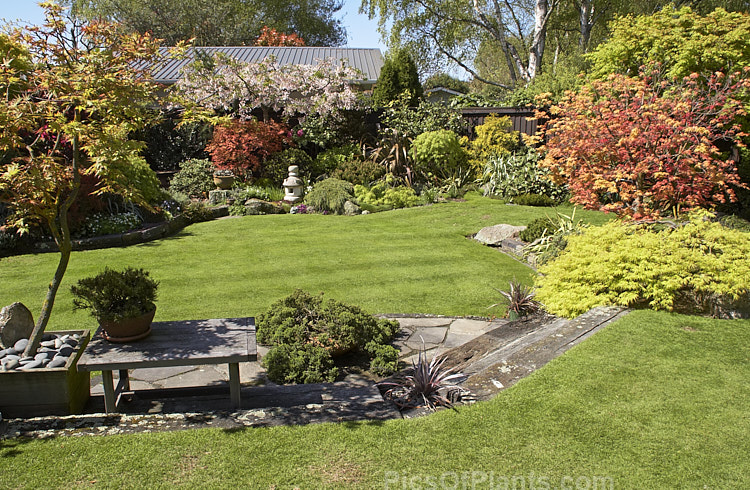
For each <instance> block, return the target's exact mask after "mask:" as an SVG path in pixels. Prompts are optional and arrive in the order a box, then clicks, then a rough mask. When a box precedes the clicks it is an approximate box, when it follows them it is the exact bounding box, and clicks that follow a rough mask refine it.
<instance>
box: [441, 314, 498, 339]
mask: <svg viewBox="0 0 750 490" xmlns="http://www.w3.org/2000/svg"><path fill="white" fill-rule="evenodd" d="M493 328H496V326H495V325H493V322H488V321H485V320H469V319H466V318H459V319H457V320H455V321H454V322H453V323H451V327H450V331H451V333H457V334H469V335H473V336H475V337H478V336H479V335H482V334H483V333H486V332H489V331H490V330H492V329H493Z"/></svg>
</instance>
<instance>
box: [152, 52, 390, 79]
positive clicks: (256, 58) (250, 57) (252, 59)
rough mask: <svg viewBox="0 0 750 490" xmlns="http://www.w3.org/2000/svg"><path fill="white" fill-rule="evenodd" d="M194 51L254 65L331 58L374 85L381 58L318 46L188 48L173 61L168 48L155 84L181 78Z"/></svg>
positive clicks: (381, 64) (298, 63)
mask: <svg viewBox="0 0 750 490" xmlns="http://www.w3.org/2000/svg"><path fill="white" fill-rule="evenodd" d="M195 50H199V51H202V52H205V53H207V54H211V55H213V54H214V53H217V52H221V53H225V54H226V55H228V56H231V57H232V58H234V59H236V60H237V61H242V62H245V63H257V62H260V61H263V60H264V59H266V58H267V57H269V56H275V57H276V62H277V63H279V64H282V65H289V64H295V65H317V64H318V60H328V59H333V60H337V61H343V62H344V63H346V64H347V65H348V66H351V67H354V68H357V69H358V70H360V71H361V72H362V73H363V74H364V77H365V78H366V79H367V82H365V83H368V82H369V83H374V82H375V81H376V80H377V79H378V77H379V76H380V69H381V68H382V67H383V55H382V54H381V52H380V50H379V49H366V48H319V47H307V46H305V47H281V46H206V47H199V48H190V49H189V50H188V51H187V53H186V56H184V57H183V58H181V59H174V58H172V57H170V55H169V48H161V49H160V52H161V55H162V60H163V61H162V62H161V63H159V65H158V66H157V67H155V70H154V80H155V81H156V82H158V83H164V84H173V83H175V82H176V81H177V80H178V79H179V78H180V76H181V70H182V68H183V67H184V66H186V65H188V64H189V63H192V62H193V60H194V59H195Z"/></svg>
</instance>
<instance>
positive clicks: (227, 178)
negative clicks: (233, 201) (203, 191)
mask: <svg viewBox="0 0 750 490" xmlns="http://www.w3.org/2000/svg"><path fill="white" fill-rule="evenodd" d="M214 184H216V187H218V188H219V189H221V190H224V191H226V190H229V189H231V188H232V186H233V185H234V175H214Z"/></svg>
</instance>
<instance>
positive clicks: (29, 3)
mask: <svg viewBox="0 0 750 490" xmlns="http://www.w3.org/2000/svg"><path fill="white" fill-rule="evenodd" d="M37 1H38V0H0V3H1V4H2V7H0V18H3V19H5V20H9V21H12V20H17V19H20V20H23V21H26V22H29V23H32V24H39V23H41V22H42V20H43V15H42V9H41V8H40V7H39V6H38V5H37ZM360 3H361V0H345V1H344V8H343V9H341V12H339V18H340V19H341V21H342V22H341V23H342V24H343V25H344V27H346V32H347V34H348V38H349V39H348V41H349V42H348V46H349V47H352V48H380V50H381V51H383V53H385V51H386V47H385V44H383V43H382V42H381V41H380V35H379V34H378V32H377V21H375V20H368V19H367V16H366V15H361V14H358V13H357V12H358V10H359V6H360Z"/></svg>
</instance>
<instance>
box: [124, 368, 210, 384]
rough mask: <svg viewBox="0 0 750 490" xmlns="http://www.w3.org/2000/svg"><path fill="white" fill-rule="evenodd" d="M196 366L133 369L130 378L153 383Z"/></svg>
mask: <svg viewBox="0 0 750 490" xmlns="http://www.w3.org/2000/svg"><path fill="white" fill-rule="evenodd" d="M195 368H196V366H171V367H158V368H148V369H133V370H131V371H130V379H131V380H134V379H137V380H140V381H146V382H147V383H153V382H154V381H160V380H163V379H166V378H169V377H172V376H178V375H180V374H183V373H186V372H188V371H192V370H193V369H195Z"/></svg>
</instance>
